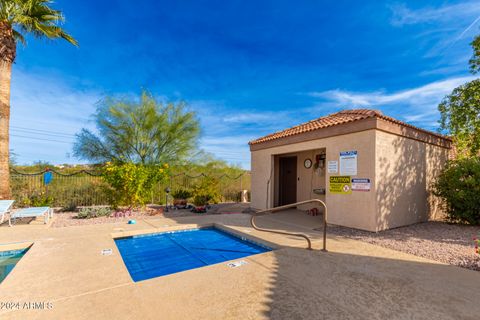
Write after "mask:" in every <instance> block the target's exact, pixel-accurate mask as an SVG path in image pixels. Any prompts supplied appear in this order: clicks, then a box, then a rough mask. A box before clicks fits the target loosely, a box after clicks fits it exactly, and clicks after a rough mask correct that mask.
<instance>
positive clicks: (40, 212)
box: [8, 207, 53, 227]
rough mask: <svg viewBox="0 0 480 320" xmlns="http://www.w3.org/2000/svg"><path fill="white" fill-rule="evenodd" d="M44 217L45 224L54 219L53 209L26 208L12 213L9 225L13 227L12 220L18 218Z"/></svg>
mask: <svg viewBox="0 0 480 320" xmlns="http://www.w3.org/2000/svg"><path fill="white" fill-rule="evenodd" d="M41 216H43V217H44V219H45V220H44V221H45V224H47V223H48V219H50V218H52V217H53V209H52V208H50V207H32V208H25V209H20V210H18V211H15V212H13V213H10V215H9V218H8V225H9V226H10V227H11V226H12V219H13V220H15V219H18V218H36V217H41Z"/></svg>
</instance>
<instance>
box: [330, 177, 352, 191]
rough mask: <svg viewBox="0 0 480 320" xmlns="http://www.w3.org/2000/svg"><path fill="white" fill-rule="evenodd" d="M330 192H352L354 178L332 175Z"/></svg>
mask: <svg viewBox="0 0 480 320" xmlns="http://www.w3.org/2000/svg"><path fill="white" fill-rule="evenodd" d="M330 193H339V194H350V193H352V179H350V177H349V176H331V177H330Z"/></svg>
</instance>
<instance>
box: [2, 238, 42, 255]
mask: <svg viewBox="0 0 480 320" xmlns="http://www.w3.org/2000/svg"><path fill="white" fill-rule="evenodd" d="M33 244H34V242H33V241H22V242H11V243H0V253H1V252H5V251H16V250H25V249H30V248H31V247H32V246H33Z"/></svg>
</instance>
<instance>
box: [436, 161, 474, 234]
mask: <svg viewBox="0 0 480 320" xmlns="http://www.w3.org/2000/svg"><path fill="white" fill-rule="evenodd" d="M434 194H435V195H437V196H439V197H441V198H442V199H443V201H444V204H445V209H446V214H447V219H448V220H449V221H450V222H459V223H469V224H473V225H477V224H480V197H479V194H480V158H478V157H473V158H465V159H459V160H455V161H451V162H449V163H448V164H447V166H446V167H445V169H444V170H443V171H442V173H441V174H440V176H439V177H438V179H437V181H436V183H435V186H434Z"/></svg>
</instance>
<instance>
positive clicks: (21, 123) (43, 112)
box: [10, 69, 101, 163]
mask: <svg viewBox="0 0 480 320" xmlns="http://www.w3.org/2000/svg"><path fill="white" fill-rule="evenodd" d="M11 87H12V88H11V118H10V125H11V129H10V134H11V140H10V148H11V149H13V151H14V153H15V154H16V156H17V161H18V162H20V163H29V162H32V161H36V160H43V161H50V162H53V163H64V162H78V161H76V160H75V159H72V158H69V157H68V154H69V153H71V151H72V145H73V141H74V137H73V135H74V134H75V133H77V132H79V131H80V129H81V128H83V127H91V126H92V124H91V123H90V122H89V120H90V118H89V116H90V114H91V113H93V111H94V110H95V103H96V102H97V101H98V100H99V99H100V97H101V95H100V93H99V92H97V91H92V90H81V89H80V90H79V89H76V88H74V87H73V85H71V84H70V83H68V81H67V80H65V79H62V78H61V77H58V76H54V75H45V74H35V73H32V72H29V73H26V72H24V71H23V70H20V69H14V72H13V75H12V85H11Z"/></svg>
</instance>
